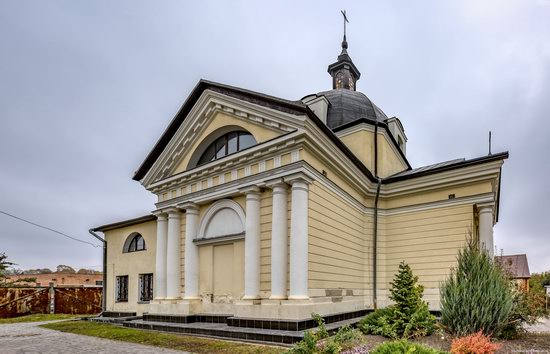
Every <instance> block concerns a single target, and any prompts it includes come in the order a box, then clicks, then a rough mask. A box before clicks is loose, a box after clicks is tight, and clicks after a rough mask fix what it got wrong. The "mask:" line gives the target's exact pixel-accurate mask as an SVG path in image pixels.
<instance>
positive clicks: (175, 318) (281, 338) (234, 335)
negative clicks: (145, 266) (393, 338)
mask: <svg viewBox="0 0 550 354" xmlns="http://www.w3.org/2000/svg"><path fill="white" fill-rule="evenodd" d="M366 313H367V311H366V310H361V311H355V312H347V313H341V314H333V315H328V316H324V317H323V318H324V319H325V323H326V325H327V330H328V331H329V332H335V331H337V330H338V329H339V328H340V327H342V326H345V325H350V326H354V325H355V324H357V323H358V322H359V320H360V319H361V318H362V317H363V316H364V315H365V314H366ZM128 317H132V316H126V318H128ZM135 317H139V316H135ZM122 318H123V317H120V319H122ZM115 323H121V324H122V325H123V326H124V327H128V328H139V329H146V330H154V331H162V332H172V333H180V334H188V335H197V336H208V337H216V338H222V339H235V340H240V341H251V342H262V343H276V344H279V345H291V344H293V343H296V342H298V341H300V340H302V338H303V336H304V333H305V331H306V330H309V329H313V328H315V327H316V323H315V321H313V319H308V320H296V321H294V320H269V319H258V318H238V317H233V315H219V314H196V315H165V314H144V315H143V316H142V318H128V320H123V321H120V322H118V321H117V322H115Z"/></svg>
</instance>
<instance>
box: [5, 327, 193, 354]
mask: <svg viewBox="0 0 550 354" xmlns="http://www.w3.org/2000/svg"><path fill="white" fill-rule="evenodd" d="M42 323H46V322H33V323H15V324H0V353H1V354H38V353H40V354H68V353H77V354H104V353H105V354H106V353H117V354H119V353H120V354H126V353H143V354H155V353H161V354H190V353H187V352H182V351H177V350H170V349H162V348H157V347H150V346H147V345H141V344H134V343H126V342H118V341H112V340H109V339H101V338H95V337H88V336H81V335H78V334H71V333H63V332H59V331H53V330H50V329H45V328H40V327H38V325H40V324H42Z"/></svg>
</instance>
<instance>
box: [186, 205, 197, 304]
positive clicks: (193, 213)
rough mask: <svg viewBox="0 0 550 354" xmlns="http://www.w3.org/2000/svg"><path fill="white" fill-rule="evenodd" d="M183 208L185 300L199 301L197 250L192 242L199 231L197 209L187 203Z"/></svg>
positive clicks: (195, 206)
mask: <svg viewBox="0 0 550 354" xmlns="http://www.w3.org/2000/svg"><path fill="white" fill-rule="evenodd" d="M183 208H185V218H186V220H185V258H184V260H185V299H187V300H193V299H199V298H200V297H199V249H198V247H197V245H195V243H194V242H193V240H195V239H196V238H197V233H198V230H199V208H198V206H197V205H196V204H192V203H188V204H185V205H184V206H183Z"/></svg>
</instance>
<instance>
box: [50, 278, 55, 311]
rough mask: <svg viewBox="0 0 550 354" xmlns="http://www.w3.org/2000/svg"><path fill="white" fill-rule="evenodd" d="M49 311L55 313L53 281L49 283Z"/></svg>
mask: <svg viewBox="0 0 550 354" xmlns="http://www.w3.org/2000/svg"><path fill="white" fill-rule="evenodd" d="M49 295H50V313H55V288H54V283H53V282H51V283H50V294H49Z"/></svg>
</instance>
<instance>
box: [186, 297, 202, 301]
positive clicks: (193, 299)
mask: <svg viewBox="0 0 550 354" xmlns="http://www.w3.org/2000/svg"><path fill="white" fill-rule="evenodd" d="M183 300H188V301H195V300H201V297H200V296H184V297H183Z"/></svg>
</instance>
